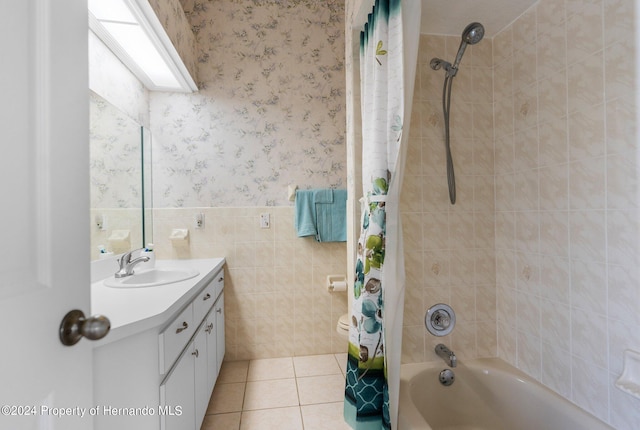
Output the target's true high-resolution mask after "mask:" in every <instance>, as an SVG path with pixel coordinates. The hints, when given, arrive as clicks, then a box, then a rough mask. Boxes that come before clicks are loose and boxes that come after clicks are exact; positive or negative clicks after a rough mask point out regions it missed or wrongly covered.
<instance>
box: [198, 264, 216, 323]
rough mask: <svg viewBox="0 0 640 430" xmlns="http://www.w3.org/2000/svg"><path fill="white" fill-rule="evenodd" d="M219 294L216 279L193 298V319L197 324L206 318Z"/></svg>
mask: <svg viewBox="0 0 640 430" xmlns="http://www.w3.org/2000/svg"><path fill="white" fill-rule="evenodd" d="M216 276H217V275H216ZM217 296H218V295H217V293H216V281H215V280H214V281H211V282H209V283H208V284H207V286H206V287H205V288H204V290H202V291H200V293H199V294H198V295H197V296H196V298H195V299H194V300H193V320H194V321H195V322H196V324H199V323H200V321H202V320H203V319H205V317H206V316H207V313H208V312H209V309H211V306H213V303H214V302H215V301H216V297H217Z"/></svg>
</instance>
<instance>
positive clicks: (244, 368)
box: [216, 360, 249, 384]
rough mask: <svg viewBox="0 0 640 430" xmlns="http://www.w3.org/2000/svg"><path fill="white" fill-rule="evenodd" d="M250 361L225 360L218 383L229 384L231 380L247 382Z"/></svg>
mask: <svg viewBox="0 0 640 430" xmlns="http://www.w3.org/2000/svg"><path fill="white" fill-rule="evenodd" d="M248 369H249V361H248V360H243V361H223V362H222V367H221V368H220V374H219V375H218V380H217V381H216V382H217V383H218V384H228V383H231V382H247V372H248Z"/></svg>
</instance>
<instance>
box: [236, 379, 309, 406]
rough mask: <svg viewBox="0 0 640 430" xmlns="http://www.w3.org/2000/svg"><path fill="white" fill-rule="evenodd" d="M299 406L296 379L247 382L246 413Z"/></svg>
mask: <svg viewBox="0 0 640 430" xmlns="http://www.w3.org/2000/svg"><path fill="white" fill-rule="evenodd" d="M298 405H299V403H298V390H297V387H296V380H295V379H294V378H291V379H275V380H271V381H249V382H247V389H246V392H245V396H244V408H243V410H245V411H250V410H255V409H268V408H282V407H286V406H298Z"/></svg>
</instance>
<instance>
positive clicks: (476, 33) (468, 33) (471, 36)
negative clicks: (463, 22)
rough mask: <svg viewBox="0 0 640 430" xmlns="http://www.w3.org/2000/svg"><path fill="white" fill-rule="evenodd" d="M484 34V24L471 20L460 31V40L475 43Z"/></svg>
mask: <svg viewBox="0 0 640 430" xmlns="http://www.w3.org/2000/svg"><path fill="white" fill-rule="evenodd" d="M483 36H484V26H483V25H482V24H480V23H479V22H472V23H471V24H469V25H467V26H466V27H465V29H464V31H463V32H462V41H463V42H465V43H468V44H469V45H475V44H476V43H478V42H480V41H481V40H482V37H483Z"/></svg>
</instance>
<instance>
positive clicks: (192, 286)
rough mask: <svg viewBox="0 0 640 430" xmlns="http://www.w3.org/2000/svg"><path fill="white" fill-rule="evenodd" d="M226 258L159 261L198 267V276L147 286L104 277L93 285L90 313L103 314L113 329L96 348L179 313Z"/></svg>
mask: <svg viewBox="0 0 640 430" xmlns="http://www.w3.org/2000/svg"><path fill="white" fill-rule="evenodd" d="M224 263H225V260H224V258H209V259H198V260H157V261H156V267H175V268H185V267H189V268H195V269H197V270H198V271H199V272H200V274H198V276H196V277H195V278H191V279H187V280H185V281H181V282H175V283H173V284H166V285H158V286H156V287H146V288H111V287H107V286H105V285H104V284H103V281H104V279H101V280H99V281H96V282H93V283H92V284H91V315H104V316H106V317H107V318H109V320H110V321H111V331H110V332H109V334H108V335H107V336H106V337H105V338H104V339H102V340H100V341H97V342H95V343H94V345H95V346H96V347H99V346H101V345H104V344H107V343H111V342H114V341H116V340H119V339H122V338H124V337H127V336H131V335H133V334H136V333H140V332H142V331H145V330H148V329H151V328H154V327H158V329H160V327H161V326H163V325H164V324H166V323H167V322H169V321H170V319H171V318H172V317H173V316H174V315H177V314H178V312H180V311H181V310H182V309H183V308H184V307H185V305H187V304H188V303H189V301H190V300H192V299H193V297H195V295H196V294H197V293H198V292H199V291H200V290H201V289H202V288H204V287H205V286H206V285H207V284H208V283H209V282H210V281H211V280H212V279H213V275H215V274H216V273H217V272H218V271H219V270H220V269H221V268H222V266H223V265H224Z"/></svg>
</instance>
